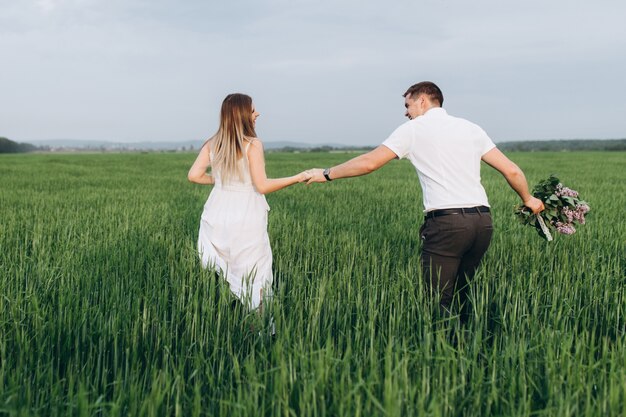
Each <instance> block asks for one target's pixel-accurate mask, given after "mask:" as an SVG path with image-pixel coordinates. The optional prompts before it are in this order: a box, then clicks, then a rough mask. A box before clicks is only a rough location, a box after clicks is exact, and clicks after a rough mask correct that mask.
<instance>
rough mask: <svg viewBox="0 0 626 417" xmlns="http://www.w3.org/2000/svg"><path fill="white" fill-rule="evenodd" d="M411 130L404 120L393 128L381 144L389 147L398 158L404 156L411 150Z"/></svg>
mask: <svg viewBox="0 0 626 417" xmlns="http://www.w3.org/2000/svg"><path fill="white" fill-rule="evenodd" d="M411 130H412V128H411V125H410V124H409V122H406V123H404V124H402V125H400V126H399V127H398V128H397V129H396V130H394V131H393V133H392V134H391V135H389V137H388V138H387V139H386V140H385V141H384V142H383V143H382V144H383V145H384V146H386V147H387V148H389V149H391V151H392V152H393V153H395V154H396V155H397V156H398V158H399V159H402V158H406V156H407V155H408V153H409V151H410V150H411Z"/></svg>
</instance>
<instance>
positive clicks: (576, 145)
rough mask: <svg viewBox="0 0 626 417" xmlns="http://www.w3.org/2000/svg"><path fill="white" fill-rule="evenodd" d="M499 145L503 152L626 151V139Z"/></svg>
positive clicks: (542, 141) (533, 141)
mask: <svg viewBox="0 0 626 417" xmlns="http://www.w3.org/2000/svg"><path fill="white" fill-rule="evenodd" d="M497 145H498V149H500V150H502V151H524V152H537V151H557V152H558V151H626V139H603V140H591V139H589V140H587V139H576V140H529V141H523V142H500V143H498V144H497Z"/></svg>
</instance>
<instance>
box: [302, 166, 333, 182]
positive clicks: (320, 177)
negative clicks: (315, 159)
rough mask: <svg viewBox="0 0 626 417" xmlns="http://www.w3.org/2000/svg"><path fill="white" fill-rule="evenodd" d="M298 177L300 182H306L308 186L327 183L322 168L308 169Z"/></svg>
mask: <svg viewBox="0 0 626 417" xmlns="http://www.w3.org/2000/svg"><path fill="white" fill-rule="evenodd" d="M297 176H298V182H306V183H307V185H309V184H313V183H314V182H326V181H327V180H326V178H325V177H324V170H323V169H322V168H313V169H307V170H306V171H302V172H301V173H299V174H298V175H297Z"/></svg>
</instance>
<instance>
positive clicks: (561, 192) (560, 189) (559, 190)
mask: <svg viewBox="0 0 626 417" xmlns="http://www.w3.org/2000/svg"><path fill="white" fill-rule="evenodd" d="M554 194H556V196H557V197H561V196H563V197H578V191H575V190H572V189H571V188H568V187H564V186H563V184H561V183H559V185H557V186H556V191H555V192H554Z"/></svg>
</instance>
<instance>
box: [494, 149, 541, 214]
mask: <svg viewBox="0 0 626 417" xmlns="http://www.w3.org/2000/svg"><path fill="white" fill-rule="evenodd" d="M482 160H483V161H485V162H486V163H487V164H488V165H489V166H491V167H492V168H495V169H496V170H498V171H499V172H500V173H501V174H502V175H503V176H504V178H506V181H507V182H508V183H509V185H510V186H511V188H512V189H513V190H515V192H516V193H517V195H519V196H520V198H521V199H522V202H523V203H524V205H525V206H526V207H528V208H529V209H531V210H532V211H533V213H535V214H537V213H539V212H541V211H543V210H544V209H545V207H544V205H543V202H542V201H541V200H539V199H538V198H535V197H533V196H532V195H531V194H530V192H529V191H528V183H527V182H526V177H525V176H524V172H523V171H522V170H521V169H520V168H519V167H518V166H517V165H516V164H515V163H514V162H513V161H511V160H510V159H509V158H507V157H506V156H505V155H504V154H503V153H502V152H500V150H499V149H498V148H493V149H492V150H490V151H489V152H487V153H486V154H484V155H483V156H482Z"/></svg>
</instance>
